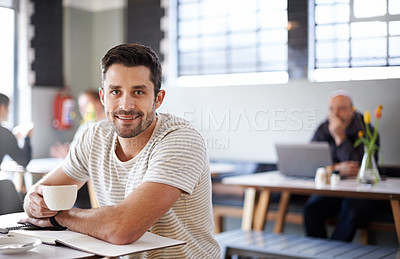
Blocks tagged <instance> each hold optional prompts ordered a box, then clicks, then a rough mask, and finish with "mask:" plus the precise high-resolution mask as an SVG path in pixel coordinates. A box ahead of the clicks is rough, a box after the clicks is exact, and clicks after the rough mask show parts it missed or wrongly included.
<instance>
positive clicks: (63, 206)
mask: <svg viewBox="0 0 400 259" xmlns="http://www.w3.org/2000/svg"><path fill="white" fill-rule="evenodd" d="M41 188H42V192H43V198H44V202H45V203H46V205H47V207H48V208H49V209H50V210H69V209H71V208H72V207H73V206H74V204H75V201H76V197H77V192H78V187H77V186H76V185H43V186H41Z"/></svg>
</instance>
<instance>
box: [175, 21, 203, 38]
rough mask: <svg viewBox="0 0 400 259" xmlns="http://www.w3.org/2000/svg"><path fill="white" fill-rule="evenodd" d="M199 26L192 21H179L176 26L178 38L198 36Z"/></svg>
mask: <svg viewBox="0 0 400 259" xmlns="http://www.w3.org/2000/svg"><path fill="white" fill-rule="evenodd" d="M198 28H199V25H198V22H197V21H196V20H194V21H181V22H179V24H178V33H179V35H180V36H193V35H198V34H199V29H198Z"/></svg>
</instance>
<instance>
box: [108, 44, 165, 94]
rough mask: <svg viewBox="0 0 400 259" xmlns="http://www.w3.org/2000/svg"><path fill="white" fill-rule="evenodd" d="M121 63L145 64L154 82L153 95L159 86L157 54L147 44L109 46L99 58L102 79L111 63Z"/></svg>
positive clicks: (159, 66) (127, 64) (125, 64)
mask: <svg viewBox="0 0 400 259" xmlns="http://www.w3.org/2000/svg"><path fill="white" fill-rule="evenodd" d="M114 64H122V65H124V66H127V67H134V66H145V67H147V68H148V69H150V80H151V81H152V82H153V84H154V95H155V97H156V96H157V93H158V91H159V90H160V88H161V76H162V70H161V63H160V60H159V58H158V56H157V54H156V53H155V52H154V51H153V50H152V49H151V48H150V47H147V46H143V45H140V44H121V45H118V46H115V47H113V48H111V49H110V50H109V51H107V53H106V54H105V55H104V57H103V58H102V59H101V72H102V80H103V82H104V79H105V75H106V72H107V70H108V68H109V67H110V66H111V65H114Z"/></svg>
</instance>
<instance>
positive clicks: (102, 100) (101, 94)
mask: <svg viewBox="0 0 400 259" xmlns="http://www.w3.org/2000/svg"><path fill="white" fill-rule="evenodd" d="M99 95H100V101H101V104H103V106H104V90H103V87H99Z"/></svg>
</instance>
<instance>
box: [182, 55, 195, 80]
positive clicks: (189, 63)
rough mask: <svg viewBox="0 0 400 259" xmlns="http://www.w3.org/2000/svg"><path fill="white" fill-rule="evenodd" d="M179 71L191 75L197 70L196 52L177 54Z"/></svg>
mask: <svg viewBox="0 0 400 259" xmlns="http://www.w3.org/2000/svg"><path fill="white" fill-rule="evenodd" d="M179 71H180V72H181V74H182V75H193V74H196V73H197V72H198V54H197V53H188V54H182V53H181V54H180V55H179Z"/></svg>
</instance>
